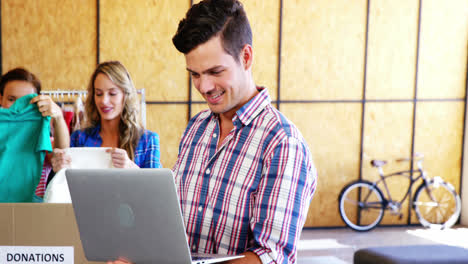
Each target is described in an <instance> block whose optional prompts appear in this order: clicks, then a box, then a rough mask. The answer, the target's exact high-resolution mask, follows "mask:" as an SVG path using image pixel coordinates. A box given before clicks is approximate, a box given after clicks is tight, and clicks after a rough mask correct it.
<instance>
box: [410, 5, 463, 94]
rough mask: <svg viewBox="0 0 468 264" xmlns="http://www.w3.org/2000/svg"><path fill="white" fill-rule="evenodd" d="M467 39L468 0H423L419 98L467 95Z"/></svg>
mask: <svg viewBox="0 0 468 264" xmlns="http://www.w3.org/2000/svg"><path fill="white" fill-rule="evenodd" d="M467 43H468V1H466V0H453V1H437V0H426V1H423V4H422V14H421V44H420V55H419V75H418V97H419V98H463V97H464V96H465V84H466V64H467V61H466V60H467V56H468V54H467Z"/></svg>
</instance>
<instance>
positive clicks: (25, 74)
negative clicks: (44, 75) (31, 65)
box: [0, 68, 41, 96]
mask: <svg viewBox="0 0 468 264" xmlns="http://www.w3.org/2000/svg"><path fill="white" fill-rule="evenodd" d="M11 81H25V82H28V83H30V84H32V85H33V86H34V88H36V93H38V94H39V93H40V92H41V81H39V79H38V78H37V77H36V76H35V75H34V74H33V73H31V72H29V71H28V70H26V69H24V68H15V69H13V70H10V71H9V72H7V73H5V74H4V75H2V77H1V80H0V94H1V95H2V96H3V91H4V90H5V86H6V84H7V83H9V82H11Z"/></svg>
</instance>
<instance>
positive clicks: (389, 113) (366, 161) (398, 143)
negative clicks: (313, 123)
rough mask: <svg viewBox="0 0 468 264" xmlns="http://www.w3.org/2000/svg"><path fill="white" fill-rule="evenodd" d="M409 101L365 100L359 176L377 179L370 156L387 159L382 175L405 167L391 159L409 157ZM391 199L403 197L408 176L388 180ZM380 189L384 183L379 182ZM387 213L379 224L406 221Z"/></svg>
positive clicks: (411, 107)
mask: <svg viewBox="0 0 468 264" xmlns="http://www.w3.org/2000/svg"><path fill="white" fill-rule="evenodd" d="M412 120H413V103H368V104H366V113H365V126H364V155H363V167H362V178H363V179H365V180H370V181H377V180H378V179H379V174H378V171H377V169H376V168H374V167H372V166H371V165H370V161H371V160H372V159H381V160H388V161H389V163H388V164H387V165H385V166H384V167H383V170H384V172H385V173H386V174H389V173H392V172H395V171H398V170H409V168H410V164H409V163H407V162H406V163H398V162H395V160H396V159H398V158H403V157H409V156H411V140H412V134H411V133H412V122H413V121H412ZM387 183H388V187H389V190H390V193H391V195H392V198H393V199H394V200H401V199H403V197H404V195H405V193H406V189H407V186H408V179H406V178H402V177H394V178H392V179H391V180H389V181H388V182H387ZM379 187H380V188H381V190H382V191H384V186H383V185H381V184H380V185H379ZM402 208H403V210H402V212H403V213H405V215H406V212H407V210H408V209H407V208H408V201H406V202H405V203H403V204H402ZM405 221H406V218H405V217H403V218H402V219H401V220H399V219H398V217H395V216H394V215H391V214H385V216H384V219H383V220H382V224H406V222H405Z"/></svg>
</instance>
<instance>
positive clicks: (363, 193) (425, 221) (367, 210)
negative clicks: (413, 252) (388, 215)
mask: <svg viewBox="0 0 468 264" xmlns="http://www.w3.org/2000/svg"><path fill="white" fill-rule="evenodd" d="M414 158H415V159H416V160H417V167H418V169H417V170H413V171H411V170H403V171H397V172H394V173H391V174H388V175H385V174H384V172H383V169H382V167H383V166H384V165H385V164H387V161H385V160H372V161H371V165H372V166H373V167H375V168H377V169H378V171H379V175H380V179H379V180H378V181H376V182H371V181H367V180H357V181H353V182H351V183H349V184H348V185H346V186H345V187H344V188H343V189H342V190H341V193H340V196H339V211H340V215H341V218H342V219H343V221H344V222H345V223H346V225H347V226H348V227H350V228H352V229H354V230H356V231H369V230H371V229H372V228H374V227H376V226H377V225H378V224H379V223H380V221H381V220H382V218H383V215H384V211H385V210H390V211H391V212H392V213H393V214H397V215H399V217H400V219H401V217H402V213H401V204H402V203H403V202H404V201H405V200H406V198H408V197H409V194H410V192H411V187H412V186H413V184H415V183H416V182H417V181H418V180H419V179H422V183H421V184H420V185H419V186H418V188H417V189H416V192H415V193H414V198H413V200H412V201H410V202H412V204H410V206H412V208H413V209H414V210H415V212H416V216H417V218H418V220H419V222H420V223H421V224H422V225H423V226H424V227H429V228H434V229H444V228H450V227H451V226H453V225H454V224H455V223H456V222H457V220H458V217H459V216H460V212H461V200H460V196H459V195H458V194H457V193H456V191H455V188H454V187H453V186H452V185H451V184H450V183H448V182H445V181H444V180H443V179H442V178H441V177H434V178H432V179H430V178H428V177H427V174H426V172H425V171H424V169H423V165H422V163H423V158H424V156H423V155H422V154H416V155H415V157H414ZM411 160H412V159H409V158H406V159H397V160H396V161H397V162H403V161H411ZM397 175H399V176H405V177H408V179H409V186H408V190H407V191H406V194H405V196H404V197H403V198H402V199H401V201H394V200H393V199H392V196H391V194H390V191H389V188H388V186H387V183H386V179H387V178H389V177H393V176H397ZM416 176H417V177H416ZM380 183H382V184H383V186H384V190H385V193H386V195H384V193H383V192H382V190H381V189H380V188H379V186H378V185H379V184H380Z"/></svg>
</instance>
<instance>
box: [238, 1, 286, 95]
mask: <svg viewBox="0 0 468 264" xmlns="http://www.w3.org/2000/svg"><path fill="white" fill-rule="evenodd" d="M242 3H243V4H244V8H245V11H246V12H247V17H248V18H249V22H250V26H251V28H252V34H253V50H254V64H253V68H252V71H253V76H254V80H255V83H256V84H257V85H260V86H264V87H267V88H268V90H269V92H270V95H271V97H272V99H273V100H276V91H277V87H278V85H277V80H278V45H279V3H280V1H257V0H244V1H242Z"/></svg>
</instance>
